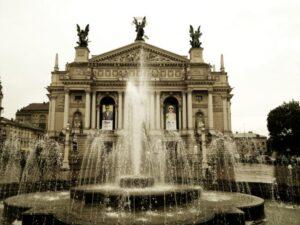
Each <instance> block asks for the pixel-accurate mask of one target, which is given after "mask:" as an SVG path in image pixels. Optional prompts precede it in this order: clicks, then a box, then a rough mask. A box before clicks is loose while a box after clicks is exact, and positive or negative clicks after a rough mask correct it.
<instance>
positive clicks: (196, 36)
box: [190, 25, 202, 48]
mask: <svg viewBox="0 0 300 225" xmlns="http://www.w3.org/2000/svg"><path fill="white" fill-rule="evenodd" d="M201 35H202V33H201V32H200V26H199V27H198V29H197V30H195V31H194V28H193V26H192V25H190V37H191V39H192V40H190V44H191V46H192V48H201V44H202V43H201V42H200V37H201Z"/></svg>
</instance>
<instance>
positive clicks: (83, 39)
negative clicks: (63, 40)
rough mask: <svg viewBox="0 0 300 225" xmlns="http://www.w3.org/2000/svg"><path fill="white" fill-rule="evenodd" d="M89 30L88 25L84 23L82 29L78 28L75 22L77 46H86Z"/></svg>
mask: <svg viewBox="0 0 300 225" xmlns="http://www.w3.org/2000/svg"><path fill="white" fill-rule="evenodd" d="M89 31H90V25H89V24H88V25H86V27H85V29H84V30H81V29H80V26H79V25H78V24H77V36H78V39H79V40H78V41H77V44H78V46H79V47H87V46H88V42H89V40H88V37H87V36H88V34H89Z"/></svg>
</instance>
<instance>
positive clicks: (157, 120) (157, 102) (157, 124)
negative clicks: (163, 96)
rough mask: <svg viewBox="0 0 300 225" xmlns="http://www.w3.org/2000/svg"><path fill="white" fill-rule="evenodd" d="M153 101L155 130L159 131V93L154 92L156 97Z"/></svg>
mask: <svg viewBox="0 0 300 225" xmlns="http://www.w3.org/2000/svg"><path fill="white" fill-rule="evenodd" d="M155 98H156V99H155V100H156V107H155V110H156V113H155V114H156V119H155V121H156V129H157V130H160V111H161V110H160V92H159V91H156V96H155Z"/></svg>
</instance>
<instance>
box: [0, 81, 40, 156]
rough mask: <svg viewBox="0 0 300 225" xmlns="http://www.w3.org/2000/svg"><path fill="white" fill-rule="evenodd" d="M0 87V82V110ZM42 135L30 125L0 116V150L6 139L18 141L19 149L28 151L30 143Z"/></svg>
mask: <svg viewBox="0 0 300 225" xmlns="http://www.w3.org/2000/svg"><path fill="white" fill-rule="evenodd" d="M2 98H3V93H2V86H1V82H0V109H3V107H2ZM43 135H44V130H43V129H40V128H37V127H34V126H33V125H31V124H25V123H20V122H16V121H14V120H12V119H11V120H9V119H6V118H4V117H1V114H0V150H1V148H2V146H3V144H4V143H5V141H6V140H7V139H11V140H12V141H16V139H19V140H20V145H21V146H20V147H21V150H23V151H30V143H31V142H32V141H34V140H36V139H38V138H41V137H42V136H43Z"/></svg>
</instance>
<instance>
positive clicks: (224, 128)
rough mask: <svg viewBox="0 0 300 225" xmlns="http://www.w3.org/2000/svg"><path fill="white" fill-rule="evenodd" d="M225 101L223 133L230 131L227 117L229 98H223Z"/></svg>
mask: <svg viewBox="0 0 300 225" xmlns="http://www.w3.org/2000/svg"><path fill="white" fill-rule="evenodd" d="M222 101H223V131H224V132H226V131H228V115H227V97H225V96H224V97H222Z"/></svg>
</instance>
